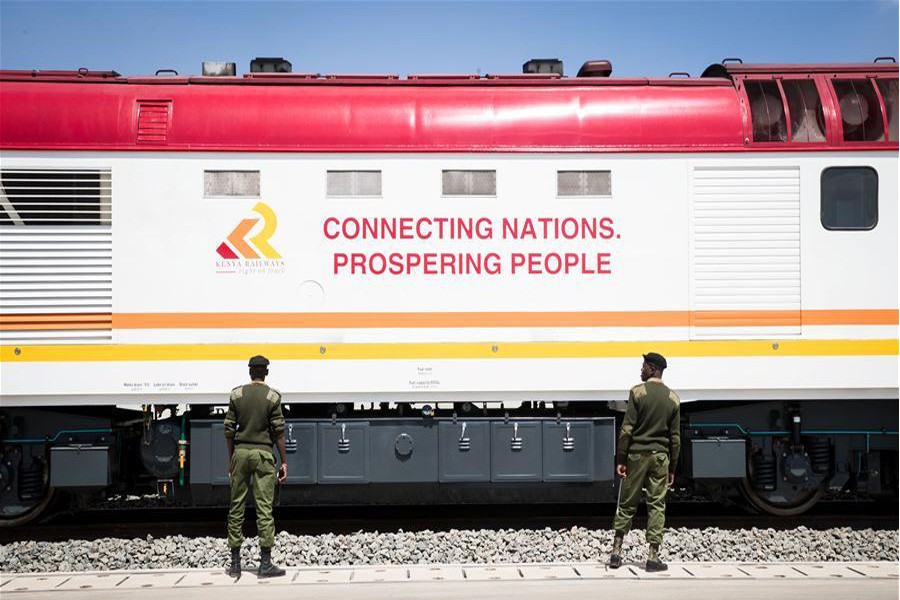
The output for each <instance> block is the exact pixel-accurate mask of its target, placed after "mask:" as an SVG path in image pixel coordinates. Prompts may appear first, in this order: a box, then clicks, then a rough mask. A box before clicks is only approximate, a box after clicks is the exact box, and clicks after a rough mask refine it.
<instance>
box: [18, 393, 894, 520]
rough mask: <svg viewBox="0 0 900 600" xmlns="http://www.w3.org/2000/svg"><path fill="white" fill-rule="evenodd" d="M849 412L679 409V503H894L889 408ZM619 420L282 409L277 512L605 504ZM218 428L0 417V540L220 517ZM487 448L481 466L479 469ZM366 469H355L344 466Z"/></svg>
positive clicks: (762, 406)
mask: <svg viewBox="0 0 900 600" xmlns="http://www.w3.org/2000/svg"><path fill="white" fill-rule="evenodd" d="M847 405H848V402H846V401H844V402H837V401H790V402H788V401H764V402H763V401H760V402H751V403H747V402H744V403H729V404H726V403H721V402H693V403H688V404H684V405H683V406H682V457H681V461H680V466H679V472H678V474H677V478H676V488H678V491H679V492H681V493H684V494H685V495H690V496H698V495H699V496H705V497H708V498H711V499H713V500H717V501H720V502H735V501H740V502H742V503H743V504H744V505H745V506H747V507H748V508H749V509H751V510H753V511H757V512H763V513H768V514H774V515H781V516H791V515H796V514H800V513H802V512H805V511H806V510H808V509H809V508H810V507H812V506H813V505H814V504H815V503H816V502H818V501H819V500H820V499H821V498H822V496H823V495H824V494H826V493H828V492H839V491H843V492H848V493H852V494H854V497H858V498H859V497H864V498H882V497H886V498H896V496H897V488H898V483H897V482H898V479H897V477H898V465H897V450H898V436H897V412H896V401H891V400H857V401H854V402H853V403H852V406H853V410H852V411H850V410H847ZM616 408H620V407H617V406H610V405H607V403H571V404H568V405H564V404H562V403H559V404H555V403H541V402H525V403H522V404H521V405H517V406H515V407H506V406H503V405H501V404H500V403H496V404H491V405H476V404H472V403H457V404H453V405H451V404H449V403H447V404H441V405H440V406H439V407H438V408H437V409H434V408H432V407H431V406H429V405H411V404H404V403H400V404H390V405H388V404H378V405H374V404H363V405H360V404H356V405H351V404H332V405H294V406H286V407H285V418H286V423H287V424H288V427H287V431H286V433H287V435H286V437H287V438H288V439H287V442H288V444H287V445H288V462H289V467H290V471H291V478H290V479H289V480H288V482H287V484H285V485H283V486H281V487H280V490H279V502H280V503H281V504H282V505H310V504H334V505H354V504H357V505H358V504H449V503H479V504H490V503H497V504H504V503H506V504H509V503H529V502H531V503H538V502H556V503H558V502H578V503H584V502H613V501H615V498H616V489H617V488H616V486H617V484H616V482H615V480H614V478H613V475H612V465H613V461H614V454H613V453H614V450H613V448H614V443H615V441H614V440H615V436H616V435H617V432H618V429H619V425H620V424H621V416H622V415H621V412H619V411H618V410H616ZM222 418H223V414H222V407H211V406H193V407H189V410H187V411H179V407H177V406H154V407H149V406H147V407H143V409H142V410H125V409H107V408H102V407H96V408H90V409H66V408H64V407H54V408H46V409H24V408H23V409H17V408H8V409H3V410H0V524H2V526H15V525H18V524H22V523H25V522H28V521H31V520H33V519H35V518H37V517H39V516H40V515H41V514H44V513H45V512H46V511H47V510H48V509H49V508H50V507H51V506H53V505H54V504H55V505H56V506H65V505H66V504H68V505H69V506H70V507H71V508H72V509H74V510H77V509H78V507H83V506H86V505H87V503H88V501H89V500H91V499H96V498H98V497H104V496H110V495H114V494H145V495H146V494H155V495H157V496H158V497H159V498H160V501H161V502H163V503H171V504H178V505H221V504H225V503H226V502H227V496H228V493H227V484H228V479H227V473H226V472H225V466H224V465H225V450H224V441H223V440H222V427H221V423H222ZM479 444H481V445H479ZM313 446H315V449H313ZM535 446H537V447H538V449H535ZM488 447H489V453H490V454H491V456H490V457H486V456H484V455H481V456H480V457H479V454H480V453H483V452H488ZM438 454H440V456H438ZM363 455H365V456H366V458H365V459H364V460H362V462H353V460H351V459H350V457H352V456H356V457H360V456H363ZM457 459H458V460H457ZM416 461H418V463H417V462H416ZM454 461H456V462H454ZM460 461H461V462H460ZM466 461H468V462H466ZM416 465H418V466H416ZM448 465H449V466H448ZM679 495H681V494H679Z"/></svg>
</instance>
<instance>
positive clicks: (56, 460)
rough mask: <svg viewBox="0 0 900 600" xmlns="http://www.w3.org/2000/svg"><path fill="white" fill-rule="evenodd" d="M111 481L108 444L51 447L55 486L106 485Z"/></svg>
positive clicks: (51, 481)
mask: <svg viewBox="0 0 900 600" xmlns="http://www.w3.org/2000/svg"><path fill="white" fill-rule="evenodd" d="M109 483H110V473H109V448H108V447H107V446H57V447H55V448H50V485H52V486H53V487H55V488H89V487H106V486H107V485H109Z"/></svg>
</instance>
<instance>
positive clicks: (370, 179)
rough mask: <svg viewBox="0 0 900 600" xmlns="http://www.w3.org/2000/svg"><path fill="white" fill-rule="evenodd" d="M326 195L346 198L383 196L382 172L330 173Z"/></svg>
mask: <svg viewBox="0 0 900 600" xmlns="http://www.w3.org/2000/svg"><path fill="white" fill-rule="evenodd" d="M326 194H327V196H328V197H329V198H340V197H345V196H363V197H366V196H368V197H378V196H381V171H328V175H327V184H326Z"/></svg>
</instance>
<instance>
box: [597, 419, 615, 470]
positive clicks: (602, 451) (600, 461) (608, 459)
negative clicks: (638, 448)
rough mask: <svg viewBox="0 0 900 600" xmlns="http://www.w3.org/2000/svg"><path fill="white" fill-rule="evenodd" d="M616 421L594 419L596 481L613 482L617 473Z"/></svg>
mask: <svg viewBox="0 0 900 600" xmlns="http://www.w3.org/2000/svg"><path fill="white" fill-rule="evenodd" d="M616 435H617V431H616V420H615V419H614V418H612V417H608V418H603V419H594V481H612V480H613V479H615V476H616V474H615V471H616Z"/></svg>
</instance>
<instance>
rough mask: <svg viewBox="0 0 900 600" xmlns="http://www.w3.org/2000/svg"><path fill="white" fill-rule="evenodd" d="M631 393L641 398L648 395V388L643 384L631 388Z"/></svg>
mask: <svg viewBox="0 0 900 600" xmlns="http://www.w3.org/2000/svg"><path fill="white" fill-rule="evenodd" d="M631 393H632V394H634V397H635V398H641V397H643V396H646V395H647V387H646V386H645V385H644V384H643V383H639V384H637V385H636V386H634V387H633V388H631Z"/></svg>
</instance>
